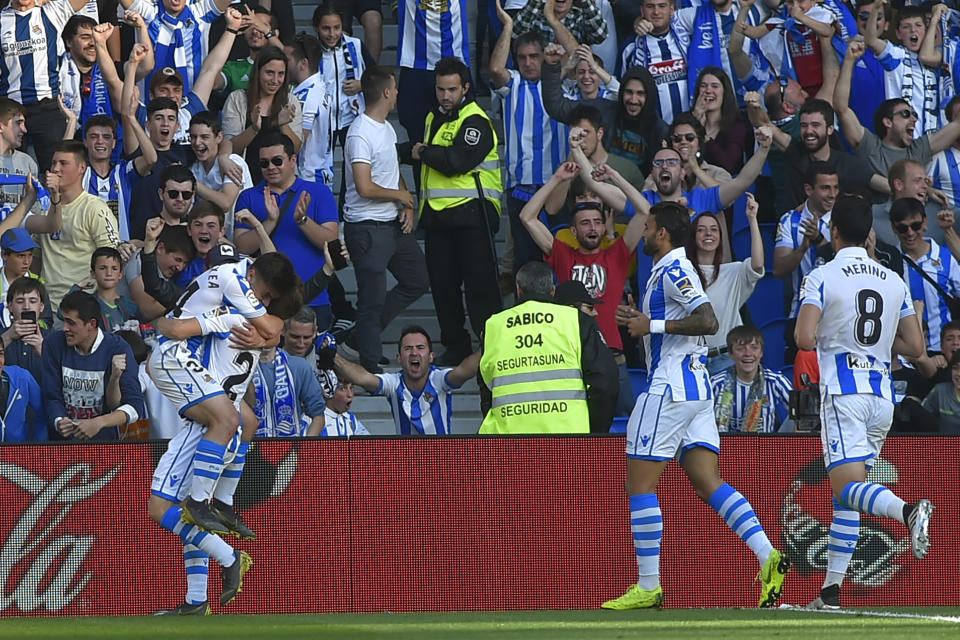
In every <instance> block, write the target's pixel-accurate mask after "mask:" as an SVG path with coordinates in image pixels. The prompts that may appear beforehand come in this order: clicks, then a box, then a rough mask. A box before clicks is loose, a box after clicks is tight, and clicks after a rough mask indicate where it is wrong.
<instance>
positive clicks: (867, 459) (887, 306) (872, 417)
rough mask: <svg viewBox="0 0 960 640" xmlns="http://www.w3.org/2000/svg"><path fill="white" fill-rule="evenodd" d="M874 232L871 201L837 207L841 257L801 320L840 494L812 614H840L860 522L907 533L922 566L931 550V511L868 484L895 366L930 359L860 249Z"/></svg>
mask: <svg viewBox="0 0 960 640" xmlns="http://www.w3.org/2000/svg"><path fill="white" fill-rule="evenodd" d="M872 224H873V216H872V213H871V210H870V205H869V203H868V202H867V201H866V200H864V199H862V198H858V197H855V196H844V197H841V198H840V199H839V200H838V201H837V207H836V211H835V212H834V215H833V217H832V218H831V219H830V237H831V243H832V244H833V249H834V251H835V252H836V256H835V257H834V258H833V260H831V261H830V262H828V263H827V264H825V265H823V266H821V267H817V268H816V269H814V270H813V271H811V272H810V273H809V274H808V275H807V277H806V279H805V280H804V283H803V302H802V304H801V306H800V315H799V316H798V317H797V328H796V341H797V346H799V347H800V348H801V349H806V350H812V349H816V350H817V360H818V361H819V363H820V389H821V392H820V396H821V406H820V421H821V425H822V430H821V432H820V439H821V440H822V442H823V462H824V464H825V465H826V467H827V474H828V475H829V476H830V486H831V489H832V491H833V524H832V525H831V527H830V539H829V543H828V546H827V554H828V560H827V577H826V580H825V581H824V583H823V588H822V589H821V591H820V596H819V597H818V598H817V599H816V600H814V601H813V602H812V603H811V605H810V606H811V607H813V608H818V609H823V608H828V609H837V608H839V607H840V585H841V584H842V583H843V578H844V575H845V573H846V570H847V565H848V564H849V563H850V559H851V557H852V556H853V552H854V549H855V548H856V546H857V537H858V532H859V521H860V513H868V514H870V515H874V516H878V517H888V518H893V519H895V520H898V521H900V522H902V523H904V524H906V525H907V527H909V529H910V537H911V546H912V549H913V555H914V556H916V557H917V558H923V557H924V556H925V555H926V554H927V550H928V549H929V547H930V541H929V538H928V533H927V525H928V523H929V520H930V513H931V511H932V509H933V506H932V505H931V504H930V502H929V501H928V500H920V501H918V502H917V503H915V504H913V505H909V504H907V503H905V502H904V501H903V500H901V499H900V498H899V497H898V496H896V495H894V493H893V492H892V491H890V490H889V489H887V488H886V487H884V486H883V485H881V484H874V483H870V482H866V477H867V472H868V471H869V470H870V467H872V466H873V461H874V459H875V458H876V457H877V456H878V455H879V454H880V449H881V448H882V447H883V441H884V439H885V438H886V436H887V431H888V430H889V429H890V424H891V421H892V420H893V383H892V381H891V378H890V362H891V358H892V357H895V356H896V355H903V356H906V357H908V358H915V357H917V356H920V355H921V354H922V353H923V351H924V342H923V334H922V333H921V331H920V325H919V324H918V323H917V320H916V319H915V318H916V315H915V313H914V309H913V304H912V302H911V295H910V292H909V291H908V289H907V287H906V285H905V284H904V282H903V280H901V279H900V278H899V277H898V275H897V274H896V273H895V272H893V271H890V270H889V269H887V268H885V267H883V266H882V265H880V264H879V263H877V262H874V261H873V260H871V259H870V258H869V257H868V256H867V251H866V249H864V248H863V247H864V244H865V243H866V242H867V236H868V235H869V233H870V228H871V226H872Z"/></svg>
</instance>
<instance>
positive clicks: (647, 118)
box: [609, 67, 669, 175]
mask: <svg viewBox="0 0 960 640" xmlns="http://www.w3.org/2000/svg"><path fill="white" fill-rule="evenodd" d="M656 96H657V85H656V84H655V83H654V81H653V76H651V75H650V72H649V71H647V70H646V68H645V67H631V68H630V69H628V70H627V72H626V73H624V74H623V78H621V79H620V93H619V94H618V96H617V100H618V107H619V108H618V109H617V117H616V119H615V120H614V126H613V133H612V135H611V136H610V144H609V151H610V153H612V154H613V155H615V156H620V157H622V158H625V159H627V160H628V161H630V162H632V163H633V164H635V165H637V167H639V168H640V171H641V172H642V173H643V174H644V175H646V174H648V173H650V161H651V160H652V158H653V155H654V153H655V152H656V150H657V149H659V148H660V142H661V141H662V140H665V139H666V137H667V133H668V131H669V129H668V127H667V123H666V122H664V121H663V119H662V118H661V117H660V115H659V112H658V107H657V104H658V102H659V101H658V100H656Z"/></svg>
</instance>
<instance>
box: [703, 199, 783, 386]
mask: <svg viewBox="0 0 960 640" xmlns="http://www.w3.org/2000/svg"><path fill="white" fill-rule="evenodd" d="M747 220H748V222H749V223H750V257H749V258H746V259H745V260H743V261H742V262H726V263H724V262H722V252H721V249H720V247H721V244H722V239H723V234H724V233H726V229H724V227H723V225H722V224H720V222H719V221H718V220H717V217H716V216H715V215H714V214H712V213H701V214H700V215H699V216H697V217H696V219H695V220H694V221H693V225H694V233H693V235H691V236H690V240H689V241H688V242H687V247H686V250H687V259H688V260H690V262H691V263H693V267H694V269H696V270H697V275H699V276H700V283H701V284H702V285H703V289H704V291H706V293H707V297H708V298H709V299H710V304H711V305H712V306H713V312H714V313H715V314H716V315H717V320H718V321H719V322H720V327H719V329H717V332H716V333H715V334H714V335H712V336H707V337H706V339H707V349H708V351H707V370H708V371H709V372H710V375H713V374H714V373H716V372H718V371H723V370H724V369H727V368H729V367H730V366H731V365H732V364H733V361H732V360H731V359H730V356H728V355H727V353H726V351H727V333H729V331H730V329H733V328H734V327H738V326H740V325H741V324H743V321H742V320H741V318H740V307H742V306H743V304H744V303H745V302H746V301H747V298H749V297H750V294H752V293H753V290H754V288H755V287H756V286H757V282H758V281H759V280H760V278H762V277H763V273H764V269H763V259H764V256H763V239H762V238H761V236H760V225H759V224H758V223H757V201H756V200H754V198H753V195H751V194H749V193H748V194H747Z"/></svg>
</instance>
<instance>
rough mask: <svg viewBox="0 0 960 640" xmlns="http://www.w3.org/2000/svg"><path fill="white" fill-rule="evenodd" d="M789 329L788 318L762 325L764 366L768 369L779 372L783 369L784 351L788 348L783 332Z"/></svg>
mask: <svg viewBox="0 0 960 640" xmlns="http://www.w3.org/2000/svg"><path fill="white" fill-rule="evenodd" d="M786 327H787V319H786V318H778V319H776V320H771V321H769V322H767V323H766V324H764V325H761V326H760V327H759V328H760V332H761V333H762V334H763V343H764V348H763V364H765V365H766V366H767V368H768V369H773V370H774V371H779V370H780V369H783V367H784V365H785V363H784V351H785V350H786V348H787V341H786V339H785V338H784V337H783V332H784V330H786Z"/></svg>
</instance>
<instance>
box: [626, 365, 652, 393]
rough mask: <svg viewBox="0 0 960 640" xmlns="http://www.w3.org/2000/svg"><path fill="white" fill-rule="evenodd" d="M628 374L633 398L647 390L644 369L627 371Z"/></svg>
mask: <svg viewBox="0 0 960 640" xmlns="http://www.w3.org/2000/svg"><path fill="white" fill-rule="evenodd" d="M627 373H629V374H630V385H631V386H632V387H633V395H634V398H636V397H637V396H639V395H640V394H641V393H642V392H644V391H646V390H647V370H646V369H627Z"/></svg>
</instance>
